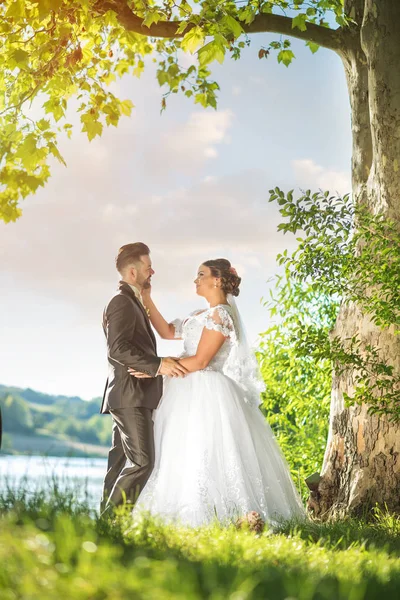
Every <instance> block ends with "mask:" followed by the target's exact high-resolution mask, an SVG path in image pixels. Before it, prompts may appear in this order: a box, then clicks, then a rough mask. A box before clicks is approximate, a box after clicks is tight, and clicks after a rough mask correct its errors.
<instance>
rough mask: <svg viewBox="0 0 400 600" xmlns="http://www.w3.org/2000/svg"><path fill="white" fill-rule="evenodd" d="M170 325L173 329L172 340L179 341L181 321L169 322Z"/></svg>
mask: <svg viewBox="0 0 400 600" xmlns="http://www.w3.org/2000/svg"><path fill="white" fill-rule="evenodd" d="M171 325H173V326H174V328H175V333H174V338H175V339H176V340H180V339H181V337H182V326H183V319H174V320H173V321H171Z"/></svg>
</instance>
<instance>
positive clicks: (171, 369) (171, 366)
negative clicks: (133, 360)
mask: <svg viewBox="0 0 400 600" xmlns="http://www.w3.org/2000/svg"><path fill="white" fill-rule="evenodd" d="M128 373H129V374H130V375H132V377H137V379H151V375H147V374H146V373H141V372H140V371H135V369H131V368H129V369H128ZM188 373H189V371H188V370H187V369H186V368H185V367H184V366H182V365H181V364H180V363H179V359H178V358H173V357H172V356H168V357H166V358H163V359H162V365H161V368H160V370H159V372H158V374H159V375H166V376H167V377H184V376H185V375H187V374H188Z"/></svg>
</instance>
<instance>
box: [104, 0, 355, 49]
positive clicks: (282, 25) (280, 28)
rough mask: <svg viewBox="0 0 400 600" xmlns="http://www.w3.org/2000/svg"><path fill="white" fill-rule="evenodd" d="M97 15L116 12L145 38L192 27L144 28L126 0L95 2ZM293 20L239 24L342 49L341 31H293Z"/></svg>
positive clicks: (260, 18)
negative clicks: (179, 28)
mask: <svg viewBox="0 0 400 600" xmlns="http://www.w3.org/2000/svg"><path fill="white" fill-rule="evenodd" d="M93 9H94V10H95V11H96V12H97V13H98V14H101V15H103V14H105V13H106V12H108V11H109V10H112V11H114V12H115V13H116V15H117V18H118V21H119V22H120V23H121V25H123V27H124V28H125V29H126V30H127V31H133V32H135V33H139V34H141V35H145V36H148V37H159V38H169V39H173V38H180V37H183V36H184V35H185V33H187V32H188V31H190V29H192V27H194V25H193V24H191V23H189V24H188V27H187V28H186V29H185V31H184V33H180V34H179V33H177V30H178V27H179V26H180V25H181V23H182V21H159V22H158V23H153V24H152V25H151V26H150V27H146V26H144V25H143V19H141V18H140V17H138V16H137V15H135V13H133V12H132V10H131V9H130V8H129V6H128V5H127V4H126V1H125V0H98V2H96V3H95V4H94V6H93ZM292 23H293V20H292V19H291V18H289V17H284V16H281V15H274V14H258V15H257V16H256V17H255V19H254V21H253V22H252V23H250V25H245V24H244V23H242V24H241V25H242V27H243V30H244V32H245V33H247V34H252V33H278V34H282V35H288V36H291V37H295V38H297V39H300V40H305V41H310V42H314V43H316V44H318V45H319V46H323V47H324V48H328V49H330V50H334V51H336V52H339V51H340V50H341V48H342V47H343V34H342V29H341V28H339V29H336V30H334V29H329V28H328V27H321V26H320V25H314V24H313V23H308V24H307V29H306V31H300V29H298V28H297V27H295V28H294V29H293V28H292Z"/></svg>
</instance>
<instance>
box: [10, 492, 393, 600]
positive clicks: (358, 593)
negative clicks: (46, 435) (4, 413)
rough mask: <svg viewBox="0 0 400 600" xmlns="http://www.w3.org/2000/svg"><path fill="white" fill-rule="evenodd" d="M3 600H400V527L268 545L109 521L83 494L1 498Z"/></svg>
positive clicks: (308, 529)
mask: <svg viewBox="0 0 400 600" xmlns="http://www.w3.org/2000/svg"><path fill="white" fill-rule="evenodd" d="M0 515H1V516H0V564H1V568H0V598H1V599H2V600H19V599H21V600H28V599H29V600H39V599H40V600H58V599H60V600H61V599H69V598H71V599H72V598H73V599H74V600H89V599H90V600H103V599H104V600H105V599H106V598H107V599H110V600H128V599H129V600H131V599H135V600H136V599H143V600H144V599H146V600H147V599H149V600H153V599H154V600H169V599H171V600H172V599H182V600H183V599H184V600H200V599H202V598H207V599H211V600H222V599H224V600H225V599H230V600H247V599H249V600H250V599H251V600H253V599H254V600H256V599H257V600H258V599H260V600H261V599H262V600H288V599H289V598H290V599H291V600H294V599H298V600H325V599H326V600H331V599H332V600H336V599H338V600H342V599H343V600H369V599H375V598H376V599H377V598H379V600H386V599H392V598H393V599H395V598H396V599H397V598H398V597H399V590H400V558H399V551H400V519H399V517H395V516H393V515H389V514H388V513H384V512H382V511H376V512H375V514H374V515H373V518H372V519H371V520H370V521H369V522H368V523H367V522H364V521H356V520H347V521H338V522H336V523H329V524H318V523H315V522H305V523H294V522H293V523H286V524H284V525H282V526H281V527H280V528H278V529H276V530H274V531H272V530H270V529H266V530H265V531H264V533H262V534H261V535H258V536H256V535H254V534H253V533H251V532H249V531H238V530H237V529H235V527H234V526H231V527H227V528H223V527H220V526H218V524H214V525H212V526H210V527H203V528H199V529H190V528H184V527H173V526H170V525H165V524H163V523H161V522H160V521H157V520H156V519H152V518H149V517H147V516H146V515H143V518H142V519H141V520H139V521H136V522H133V521H132V519H131V517H130V515H129V513H126V512H124V511H123V510H121V511H120V512H119V513H118V514H117V515H116V516H114V517H113V518H112V519H104V518H100V517H99V516H98V515H97V514H95V513H94V512H93V511H92V510H91V509H90V506H89V504H88V502H85V501H78V500H76V499H75V495H74V491H73V490H70V491H65V490H63V491H61V490H60V489H59V487H57V485H56V482H55V481H53V482H52V483H51V484H50V485H49V487H48V488H47V489H44V490H43V489H42V490H36V491H35V492H33V493H32V492H31V493H29V492H28V491H27V490H26V489H23V488H22V489H18V490H13V489H11V488H8V489H5V490H4V491H3V492H2V493H0Z"/></svg>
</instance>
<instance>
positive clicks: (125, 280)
mask: <svg viewBox="0 0 400 600" xmlns="http://www.w3.org/2000/svg"><path fill="white" fill-rule="evenodd" d="M116 267H117V271H118V272H119V274H120V276H121V281H120V282H119V290H118V292H117V294H115V296H114V297H113V298H111V300H110V302H109V303H108V305H107V306H106V308H105V310H104V315H103V329H104V334H105V336H106V340H107V357H108V363H109V365H108V379H107V383H106V387H105V390H104V396H103V403H102V407H101V410H100V412H101V413H105V414H110V413H111V416H112V418H113V433H112V446H111V449H110V452H109V454H108V468H107V474H106V477H105V479H104V487H103V497H102V501H101V506H100V510H101V512H103V511H104V510H107V511H108V510H109V509H110V508H111V507H112V506H117V505H119V504H122V503H123V502H125V501H126V502H130V503H132V504H133V503H134V502H135V500H136V498H137V497H138V495H139V493H140V492H141V490H142V489H143V487H144V485H145V483H146V481H147V479H148V478H149V476H150V473H151V471H152V470H153V466H154V435H153V420H152V412H153V409H155V408H157V405H158V403H159V401H160V398H161V394H162V378H161V375H167V376H169V377H182V376H183V375H185V373H186V369H185V368H184V367H182V366H181V365H180V364H179V362H178V361H177V360H176V359H174V358H160V357H158V356H157V347H156V339H155V336H154V333H153V331H152V328H151V325H150V321H149V317H148V315H147V311H146V307H145V306H144V305H143V302H142V297H141V291H142V290H143V289H145V288H148V287H149V286H150V285H151V277H152V275H154V271H153V268H152V264H151V259H150V250H149V248H148V247H147V246H146V245H145V244H142V243H141V242H137V243H135V244H126V245H125V246H122V248H120V249H119V252H118V256H117V258H116ZM129 367H131V368H133V369H135V370H137V371H141V372H143V373H146V374H147V375H150V376H151V378H148V379H137V378H136V377H132V376H131V375H130V374H129V373H128V368H129Z"/></svg>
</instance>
